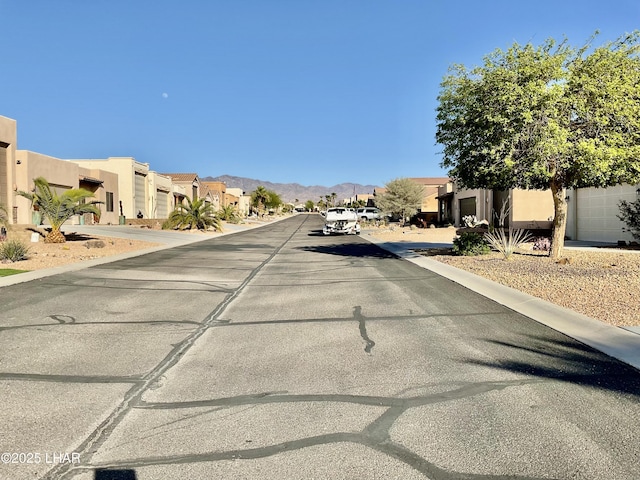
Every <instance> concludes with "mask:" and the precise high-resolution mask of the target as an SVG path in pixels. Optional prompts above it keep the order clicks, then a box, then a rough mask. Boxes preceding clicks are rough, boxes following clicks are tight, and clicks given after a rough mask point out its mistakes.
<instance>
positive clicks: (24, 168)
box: [15, 150, 118, 224]
mask: <svg viewBox="0 0 640 480" xmlns="http://www.w3.org/2000/svg"><path fill="white" fill-rule="evenodd" d="M16 161H20V164H19V165H17V167H16V186H17V189H18V190H22V191H25V192H29V191H32V190H33V188H34V185H33V180H34V179H35V178H37V177H44V178H45V179H46V180H47V182H49V184H51V185H53V186H59V187H62V188H78V187H79V186H80V176H81V175H82V176H86V177H92V178H96V179H98V180H102V181H103V183H102V185H100V186H96V189H95V197H94V198H95V199H96V200H98V201H101V202H106V192H113V194H114V203H115V205H117V202H118V176H117V175H116V174H114V173H110V172H105V171H101V170H98V169H87V168H82V167H80V166H79V165H77V164H75V163H73V162H68V161H66V160H60V159H59V158H55V157H51V156H49V155H44V154H42V153H37V152H31V151H29V150H16ZM15 205H16V206H17V207H18V223H20V224H29V223H31V222H32V212H31V202H29V200H27V199H26V198H24V197H21V196H16V199H15ZM105 207H106V203H105V204H103V205H100V206H99V208H100V210H101V212H102V215H101V217H100V223H117V221H118V217H117V211H114V212H113V213H110V212H106V209H105ZM114 210H116V207H115V206H114ZM78 222H79V218H78V217H73V218H71V219H70V220H69V221H68V223H70V224H76V223H78Z"/></svg>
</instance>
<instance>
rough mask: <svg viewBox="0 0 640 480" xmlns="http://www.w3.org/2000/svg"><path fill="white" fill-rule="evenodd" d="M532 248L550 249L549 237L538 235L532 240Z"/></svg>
mask: <svg viewBox="0 0 640 480" xmlns="http://www.w3.org/2000/svg"><path fill="white" fill-rule="evenodd" d="M533 249H534V250H541V251H543V252H548V251H549V250H551V239H550V238H549V237H538V238H536V239H535V240H534V241H533Z"/></svg>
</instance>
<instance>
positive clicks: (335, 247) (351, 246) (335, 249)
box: [298, 242, 398, 258]
mask: <svg viewBox="0 0 640 480" xmlns="http://www.w3.org/2000/svg"><path fill="white" fill-rule="evenodd" d="M298 249H299V250H303V251H305V252H314V253H324V254H327V255H339V256H342V257H361V258H362V257H367V258H398V257H397V256H396V255H394V254H393V253H389V252H387V251H386V250H383V249H381V248H380V247H377V246H376V245H373V244H371V243H361V242H354V243H335V244H330V245H306V246H304V247H298Z"/></svg>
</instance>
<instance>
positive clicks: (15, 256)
mask: <svg viewBox="0 0 640 480" xmlns="http://www.w3.org/2000/svg"><path fill="white" fill-rule="evenodd" d="M28 254H29V247H27V246H26V245H25V244H24V243H22V242H20V241H18V240H7V241H6V242H2V243H0V260H2V261H3V262H7V261H8V262H19V261H20V260H26V258H27V255H28Z"/></svg>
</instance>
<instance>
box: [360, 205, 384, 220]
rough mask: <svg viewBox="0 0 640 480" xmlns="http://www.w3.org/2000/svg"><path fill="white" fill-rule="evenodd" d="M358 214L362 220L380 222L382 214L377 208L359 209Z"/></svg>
mask: <svg viewBox="0 0 640 480" xmlns="http://www.w3.org/2000/svg"><path fill="white" fill-rule="evenodd" d="M356 213H357V214H358V218H359V219H361V220H380V219H381V218H382V212H381V211H380V210H379V209H378V208H375V207H366V208H359V209H358V210H357V211H356Z"/></svg>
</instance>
